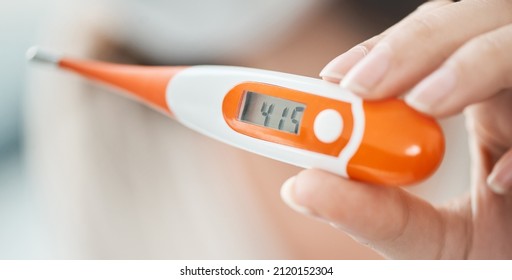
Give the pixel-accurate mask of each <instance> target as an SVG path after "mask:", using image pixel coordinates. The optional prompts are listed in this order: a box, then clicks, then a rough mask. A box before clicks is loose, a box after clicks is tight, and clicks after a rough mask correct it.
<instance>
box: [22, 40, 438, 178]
mask: <svg viewBox="0 0 512 280" xmlns="http://www.w3.org/2000/svg"><path fill="white" fill-rule="evenodd" d="M30 56H31V58H33V59H35V60H39V61H44V62H52V63H54V64H56V65H58V66H59V67H61V68H67V69H69V70H73V71H75V72H78V73H79V74H82V75H85V76H87V77H89V78H93V79H96V80H100V81H103V82H105V83H107V84H111V85H114V86H117V87H118V88H121V89H124V90H125V91H127V92H128V93H131V94H133V95H135V96H137V97H138V99H140V100H141V101H144V102H146V103H148V104H149V105H151V106H152V107H156V108H158V109H160V110H161V111H164V112H166V113H167V114H169V115H171V116H173V117H174V118H176V119H177V120H178V121H179V122H181V123H182V124H184V125H185V126H187V127H189V128H191V129H194V130H196V131H198V132H200V133H203V134H205V135H207V136H210V137H213V138H215V139H218V140H220V141H222V142H225V143H228V144H230V145H233V146H235V147H239V148H242V149H244V150H248V151H250V152H253V153H256V154H260V155H263V156H266V157H269V158H273V159H276V160H280V161H283V162H286V163H289V164H293V165H297V166H301V167H305V168H319V169H323V170H327V171H330V172H333V173H336V174H339V175H341V176H344V177H346V178H350V179H354V180H359V181H364V182H367V183H371V184H376V185H385V186H404V185H410V184H414V183H417V182H419V181H421V180H423V179H425V178H427V177H428V176H429V175H430V174H432V173H433V172H434V171H435V170H436V168H437V167H438V166H439V164H440V162H441V160H442V157H443V154H444V137H443V133H442V130H441V129H440V127H439V125H438V124H437V123H436V121H435V120H433V119H432V118H430V117H427V116H425V115H423V114H421V113H418V112H417V111H415V110H413V109H412V108H410V107H408V106H407V105H406V104H405V103H404V102H403V101H402V100H399V99H390V100H385V101H378V102H367V101H364V100H362V99H361V98H359V97H357V96H356V95H354V94H352V93H351V92H349V91H347V90H344V89H341V88H340V87H339V86H337V85H335V84H332V83H329V82H326V81H322V80H319V79H313V78H308V77H303V76H297V75H291V74H285V73H280V72H273V71H266V70H260V69H251V68H243V67H231V66H190V67H158V66H157V67H155V66H134V65H119V64H111V63H104V62H96V61H88V60H78V59H72V58H66V57H60V56H56V55H53V54H50V53H47V52H44V51H41V50H37V49H36V50H31V51H30Z"/></svg>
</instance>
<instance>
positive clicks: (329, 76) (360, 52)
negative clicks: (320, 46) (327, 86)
mask: <svg viewBox="0 0 512 280" xmlns="http://www.w3.org/2000/svg"><path fill="white" fill-rule="evenodd" d="M367 53H368V50H367V48H366V47H365V46H363V45H358V46H355V47H353V48H351V49H350V50H348V51H346V52H344V53H342V54H340V55H339V56H337V57H335V58H334V59H333V60H331V61H330V62H329V63H327V65H326V66H325V67H324V68H323V69H322V71H320V74H319V76H320V77H321V78H322V79H323V80H326V81H328V82H332V83H339V82H340V81H341V80H343V78H344V77H345V74H346V73H347V72H348V71H349V70H350V69H351V68H352V67H353V66H354V65H356V64H357V63H358V62H359V61H360V60H361V59H363V58H364V57H365V56H366V54H367Z"/></svg>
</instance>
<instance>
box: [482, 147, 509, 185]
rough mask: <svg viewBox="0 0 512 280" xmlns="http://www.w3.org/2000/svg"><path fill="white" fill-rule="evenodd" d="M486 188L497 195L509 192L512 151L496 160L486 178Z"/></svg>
mask: <svg viewBox="0 0 512 280" xmlns="http://www.w3.org/2000/svg"><path fill="white" fill-rule="evenodd" d="M487 186H488V187H489V189H491V190H492V191H493V192H494V193H496V194H499V195H504V194H507V193H509V192H510V189H512V149H511V150H509V151H508V152H507V153H505V155H503V156H502V157H501V158H500V159H499V160H498V162H497V163H496V165H495V166H494V168H493V170H492V172H491V174H490V175H489V176H488V177H487Z"/></svg>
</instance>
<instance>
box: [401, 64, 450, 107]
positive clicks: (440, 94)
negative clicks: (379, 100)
mask: <svg viewBox="0 0 512 280" xmlns="http://www.w3.org/2000/svg"><path fill="white" fill-rule="evenodd" d="M456 84H457V77H456V75H455V72H454V71H453V69H452V68H451V67H448V66H444V67H442V68H441V69H439V70H437V71H435V72H434V73H433V74H431V75H430V76H428V77H427V78H426V79H424V80H423V81H421V82H420V83H419V84H418V85H417V86H416V87H415V88H414V89H413V90H412V91H411V92H410V93H409V94H408V95H407V96H406V97H405V102H407V104H409V105H410V106H411V107H413V108H415V109H417V110H418V111H422V112H424V113H430V112H431V111H432V109H433V108H434V107H438V105H439V102H441V100H443V99H444V98H445V97H446V96H448V95H449V94H450V93H451V92H453V91H454V89H455V86H456Z"/></svg>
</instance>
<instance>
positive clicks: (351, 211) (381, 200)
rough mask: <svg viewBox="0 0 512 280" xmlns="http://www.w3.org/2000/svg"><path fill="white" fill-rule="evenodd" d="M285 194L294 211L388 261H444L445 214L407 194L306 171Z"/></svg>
mask: <svg viewBox="0 0 512 280" xmlns="http://www.w3.org/2000/svg"><path fill="white" fill-rule="evenodd" d="M281 194H282V197H283V200H284V201H285V202H287V203H288V204H289V205H290V207H292V208H293V209H295V210H297V211H299V212H301V213H303V214H308V215H312V216H315V217H318V218H321V219H322V220H326V221H328V222H330V223H332V224H334V225H335V226H336V227H338V228H340V229H342V230H344V231H345V232H347V233H348V234H350V235H351V236H352V237H354V238H355V239H356V240H358V241H360V242H362V243H365V244H368V245H370V246H371V247H373V248H374V249H375V250H377V251H378V252H380V253H381V254H383V255H384V256H386V257H390V258H441V257H442V256H441V252H442V246H443V245H442V244H444V242H443V240H444V231H445V229H444V223H443V219H442V217H441V215H440V213H439V212H438V211H437V210H436V209H434V208H433V207H432V206H431V205H430V204H429V203H427V202H425V201H423V200H421V199H419V198H416V197H414V196H412V195H410V194H408V193H406V192H405V191H403V190H401V189H398V188H385V187H375V186H369V185H365V184H362V183H358V182H354V181H349V180H345V179H343V178H341V177H338V176H335V175H333V174H331V173H328V172H324V171H320V170H306V171H303V172H301V173H300V174H299V175H297V177H296V179H295V178H293V179H290V180H288V181H287V182H286V183H285V184H284V185H283V188H282V191H281Z"/></svg>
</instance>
